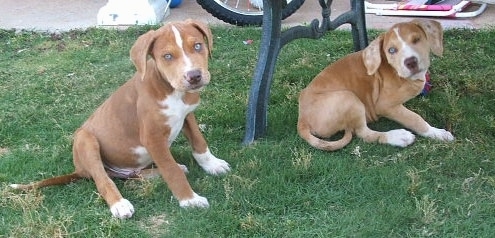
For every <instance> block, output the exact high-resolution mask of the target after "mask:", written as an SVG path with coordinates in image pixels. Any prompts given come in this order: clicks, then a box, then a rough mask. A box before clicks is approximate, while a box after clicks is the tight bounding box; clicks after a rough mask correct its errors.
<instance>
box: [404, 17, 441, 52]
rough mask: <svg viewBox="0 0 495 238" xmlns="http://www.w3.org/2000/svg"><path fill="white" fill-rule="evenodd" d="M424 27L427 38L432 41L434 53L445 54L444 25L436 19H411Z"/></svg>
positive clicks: (429, 41)
mask: <svg viewBox="0 0 495 238" xmlns="http://www.w3.org/2000/svg"><path fill="white" fill-rule="evenodd" d="M411 22H412V23H414V24H416V25H418V26H419V27H421V29H423V31H424V32H425V34H426V39H427V40H428V43H430V49H431V52H433V54H435V55H438V56H442V54H443V30H442V25H441V24H440V23H439V22H437V21H434V20H425V19H415V20H412V21H411Z"/></svg>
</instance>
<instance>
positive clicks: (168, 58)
mask: <svg viewBox="0 0 495 238" xmlns="http://www.w3.org/2000/svg"><path fill="white" fill-rule="evenodd" d="M163 58H165V59H166V60H171V59H172V58H173V57H172V54H165V55H164V56H163Z"/></svg>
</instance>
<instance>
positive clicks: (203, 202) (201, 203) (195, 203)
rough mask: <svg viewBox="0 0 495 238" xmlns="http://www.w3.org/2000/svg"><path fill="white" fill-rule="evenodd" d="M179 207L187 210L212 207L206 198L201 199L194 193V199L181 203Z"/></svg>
mask: <svg viewBox="0 0 495 238" xmlns="http://www.w3.org/2000/svg"><path fill="white" fill-rule="evenodd" d="M179 206H180V207H183V208H187V207H199V208H207V207H209V206H210V204H208V199H206V198H205V197H201V196H199V195H198V194H196V193H193V197H192V198H190V199H185V200H182V201H179Z"/></svg>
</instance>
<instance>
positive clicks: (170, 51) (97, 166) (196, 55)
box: [11, 20, 230, 218]
mask: <svg viewBox="0 0 495 238" xmlns="http://www.w3.org/2000/svg"><path fill="white" fill-rule="evenodd" d="M212 40H213V39H212V34H211V31H210V29H209V28H208V27H207V26H206V25H205V24H203V23H201V22H198V21H194V20H187V21H184V22H172V23H168V24H166V25H164V26H162V27H161V28H159V29H158V30H151V31H149V32H147V33H145V34H144V35H142V36H140V37H139V38H138V39H137V41H136V42H135V43H134V45H133V46H132V48H131V50H130V55H131V59H132V61H133V63H134V65H135V66H136V69H137V72H136V74H135V75H134V77H133V78H132V79H130V80H129V81H127V82H126V83H125V84H124V85H123V86H121V87H120V88H119V89H117V91H116V92H114V93H113V94H112V95H111V96H110V97H109V98H108V99H107V100H106V101H105V102H104V103H103V104H102V105H101V106H100V107H99V108H97V109H96V111H95V112H94V113H93V115H91V116H90V117H89V119H88V120H87V121H86V122H85V123H84V124H83V125H82V126H81V127H80V128H79V129H78V130H77V131H76V132H75V135H74V145H73V160H74V166H75V172H74V173H72V174H68V175H65V176H60V177H55V178H50V179H46V180H43V181H40V182H36V183H31V184H29V185H19V184H13V185H11V187H13V188H18V189H30V188H39V187H44V186H49V185H57V184H65V183H69V182H72V181H74V180H76V179H79V178H91V179H93V180H94V182H95V183H96V187H97V189H98V192H99V193H100V195H101V196H102V197H103V198H104V199H105V201H106V202H107V204H108V206H109V207H110V211H111V213H112V215H113V216H114V217H118V218H128V217H131V216H132V214H133V213H134V207H133V205H132V204H131V203H130V202H129V201H128V200H127V199H125V198H123V197H122V195H121V194H120V192H119V190H118V189H117V187H116V186H115V184H114V182H113V181H112V180H111V178H112V177H117V178H124V179H125V178H133V177H142V176H148V175H153V174H155V173H156V174H157V173H159V174H160V175H161V176H162V177H163V179H164V180H165V182H166V183H167V185H168V187H169V188H170V190H171V191H172V193H173V195H174V196H175V198H177V200H178V201H179V204H180V206H181V207H208V201H207V199H206V198H204V197H201V196H199V195H198V194H196V193H195V192H194V191H193V190H192V189H191V186H190V185H189V183H188V181H187V179H186V176H185V174H184V172H185V171H184V170H185V166H183V165H178V164H177V163H176V162H175V160H174V157H173V156H172V154H171V152H170V146H171V144H172V142H173V141H174V140H175V138H176V137H177V135H178V134H179V132H180V131H181V130H182V131H183V132H184V134H185V136H186V138H187V139H188V141H189V142H190V144H191V146H192V150H193V157H194V158H195V160H196V161H197V162H198V164H199V165H200V166H201V167H202V168H203V169H204V170H205V171H206V172H207V173H209V174H213V175H218V174H223V173H226V172H228V171H229V170H230V167H229V164H228V163H227V162H225V161H224V160H221V159H218V158H216V157H215V156H214V155H213V154H212V153H211V152H210V150H209V149H208V146H207V143H206V141H205V139H204V138H203V135H202V134H201V132H200V129H199V127H198V124H197V122H196V118H195V116H194V113H193V111H194V109H195V108H196V107H197V106H198V105H199V101H200V98H199V92H200V90H201V89H202V88H203V87H204V86H206V85H207V84H208V83H209V82H210V73H209V71H208V57H209V55H210V51H211V49H212ZM152 164H154V165H155V166H154V167H156V168H149V167H150V166H151V165H152Z"/></svg>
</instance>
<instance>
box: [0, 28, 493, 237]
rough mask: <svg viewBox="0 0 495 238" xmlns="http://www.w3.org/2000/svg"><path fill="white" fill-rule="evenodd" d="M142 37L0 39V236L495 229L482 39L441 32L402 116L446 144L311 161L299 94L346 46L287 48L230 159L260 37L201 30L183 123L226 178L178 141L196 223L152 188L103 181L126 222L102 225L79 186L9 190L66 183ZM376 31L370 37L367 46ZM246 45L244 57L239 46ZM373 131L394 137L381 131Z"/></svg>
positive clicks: (331, 37) (102, 214) (104, 220)
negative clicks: (444, 134) (260, 127)
mask: <svg viewBox="0 0 495 238" xmlns="http://www.w3.org/2000/svg"><path fill="white" fill-rule="evenodd" d="M148 29H149V27H140V28H131V29H128V30H125V31H116V30H104V29H89V30H87V31H74V32H68V33H63V34H62V35H49V34H42V33H34V32H21V33H15V32H13V31H0V42H1V45H0V80H1V81H0V112H1V113H0V193H1V194H0V237H62V236H70V237H491V236H492V235H493V232H494V231H495V165H494V162H495V149H493V148H494V147H495V113H494V112H495V83H494V81H493V80H494V79H495V58H494V57H495V47H493V46H492V42H493V39H495V30H494V29H489V30H449V31H446V33H445V53H444V57H442V58H439V57H434V58H433V62H432V67H431V76H432V83H433V90H432V91H431V93H430V94H429V95H428V96H426V97H418V98H415V99H413V100H411V101H409V102H408V103H407V106H408V107H409V108H411V109H412V110H414V111H416V112H418V113H419V114H420V115H422V116H423V117H424V118H425V119H426V120H427V121H428V122H430V124H432V125H433V126H436V127H440V128H445V127H447V128H450V129H451V130H452V132H453V133H454V135H455V136H456V140H455V142H453V143H442V142H438V141H433V140H430V139H425V138H418V140H417V141H416V142H415V143H414V144H413V145H411V146H409V147H407V148H404V149H399V148H395V147H391V146H387V145H379V144H369V143H364V142H363V141H361V140H360V139H356V138H355V139H354V140H353V141H352V142H351V143H350V144H349V145H348V146H347V147H345V148H344V149H342V150H339V151H336V152H332V153H328V152H322V151H318V150H315V149H313V148H311V147H310V146H309V145H307V144H306V143H305V142H304V141H303V140H302V139H300V138H299V137H298V135H297V132H296V123H297V96H298V92H299V91H300V90H301V89H302V88H303V87H305V85H307V84H308V83H309V82H310V81H311V79H312V78H313V77H314V76H315V75H316V74H317V73H318V72H319V71H321V70H322V69H323V68H324V67H325V66H326V65H327V64H329V63H331V62H333V61H335V60H336V59H338V58H340V57H342V56H344V55H346V54H348V53H350V52H351V51H352V48H353V47H352V40H351V35H350V32H348V31H335V32H332V33H330V34H327V36H325V38H324V39H320V40H297V41H294V42H292V43H290V44H289V45H287V46H286V47H285V48H284V49H283V51H282V53H281V54H280V56H279V59H278V63H277V69H276V74H275V77H274V82H273V86H272V91H271V98H270V104H269V128H268V134H267V136H266V137H265V138H262V139H260V140H258V141H256V142H255V143H254V144H252V145H250V146H242V145H241V140H242V138H243V135H244V126H245V121H244V120H245V110H246V104H247V97H248V92H249V88H250V85H251V77H252V73H253V69H254V67H255V64H256V55H257V52H258V51H257V49H258V44H259V39H260V30H259V29H256V28H213V29H212V30H213V33H214V36H215V41H214V47H215V49H214V53H213V58H212V59H211V60H210V72H211V74H212V82H211V84H210V85H209V86H208V87H207V88H206V90H205V91H204V92H203V95H202V105H201V106H200V107H199V108H198V110H197V111H196V115H197V118H198V121H199V122H200V123H202V124H205V125H206V129H205V132H204V134H205V137H206V138H207V140H208V141H209V144H210V149H211V150H212V151H213V153H214V154H216V155H217V156H218V157H220V158H222V159H225V160H227V161H228V162H229V163H230V164H231V166H232V172H231V173H229V174H227V175H225V176H221V177H214V176H208V175H206V174H205V173H204V172H203V171H201V169H200V168H199V167H198V166H197V165H196V164H195V163H194V162H193V158H192V156H191V153H190V149H189V146H188V145H187V143H186V141H185V139H184V138H183V137H180V138H179V139H178V140H177V141H176V143H174V146H173V153H174V154H175V157H176V159H177V160H178V161H179V162H181V163H184V164H186V165H188V167H189V170H190V173H189V174H188V175H187V176H188V179H189V181H190V183H191V185H192V187H193V188H194V190H195V191H196V192H197V193H199V194H201V195H203V196H206V197H207V198H208V199H209V202H210V208H209V209H205V210H203V209H181V208H180V207H179V206H178V202H177V201H176V200H175V199H172V198H171V196H172V195H171V192H170V191H169V190H168V189H167V187H166V185H165V184H164V182H163V181H162V180H161V179H154V180H150V181H135V180H132V181H122V180H116V183H117V186H118V187H119V188H120V190H121V192H122V193H123V195H124V196H125V197H126V198H127V199H129V200H130V201H131V202H132V203H133V204H134V206H135V208H136V213H135V215H134V216H133V217H132V218H131V219H128V220H123V221H122V220H118V219H114V218H111V214H110V212H109V210H108V208H107V206H106V204H105V202H104V201H103V200H102V199H101V198H100V197H99V195H98V194H97V192H96V189H95V186H94V183H93V182H92V181H87V180H83V181H79V182H77V183H73V184H70V185H66V186H59V187H49V188H44V189H40V190H37V191H32V192H17V191H13V190H11V189H9V188H8V186H7V185H8V184H10V183H21V182H30V181H34V180H39V179H42V178H47V177H50V176H54V175H60V174H64V173H69V172H72V170H73V165H72V159H71V146H72V142H71V137H72V133H73V131H75V130H76V129H77V128H78V127H79V125H80V124H81V123H82V122H83V121H84V120H85V119H86V118H87V117H88V116H89V115H90V114H91V113H92V112H93V110H94V109H95V108H96V107H97V106H98V105H99V104H100V103H101V102H102V101H103V100H104V99H105V98H106V97H108V95H109V94H110V93H112V92H113V91H114V90H115V89H116V88H117V87H118V86H119V85H121V84H123V83H124V82H125V81H126V80H127V79H129V78H130V77H131V76H132V75H133V73H134V70H135V69H134V67H133V65H132V63H131V62H130V60H129V53H128V52H129V49H130V47H131V46H132V44H133V42H134V40H135V39H136V38H137V37H138V36H139V35H140V34H142V33H144V32H146V31H147V30H148ZM377 34H378V32H377V31H370V38H371V39H373V38H374V37H375V36H376V35H377ZM246 39H254V44H252V45H244V44H243V43H242V41H243V40H246ZM371 127H373V128H376V129H379V130H390V129H395V128H399V127H400V126H399V125H397V124H395V123H392V122H390V121H387V120H386V119H382V120H380V121H379V122H377V123H374V124H372V125H371Z"/></svg>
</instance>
